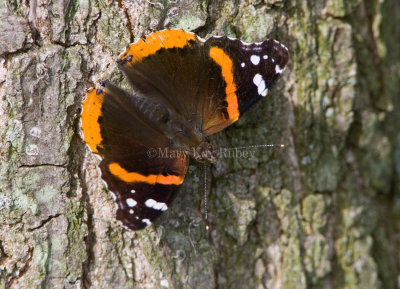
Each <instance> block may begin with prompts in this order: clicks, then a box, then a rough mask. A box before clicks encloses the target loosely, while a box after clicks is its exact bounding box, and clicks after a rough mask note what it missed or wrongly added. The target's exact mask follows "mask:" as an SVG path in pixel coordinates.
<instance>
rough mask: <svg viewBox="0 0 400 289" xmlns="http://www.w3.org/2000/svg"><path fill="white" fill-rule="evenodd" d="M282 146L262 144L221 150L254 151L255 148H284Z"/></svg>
mask: <svg viewBox="0 0 400 289" xmlns="http://www.w3.org/2000/svg"><path fill="white" fill-rule="evenodd" d="M284 147H285V145H284V144H263V145H252V146H244V147H234V148H222V149H225V150H240V149H255V148H284Z"/></svg>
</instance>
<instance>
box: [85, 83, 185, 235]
mask: <svg viewBox="0 0 400 289" xmlns="http://www.w3.org/2000/svg"><path fill="white" fill-rule="evenodd" d="M105 86H106V88H105V89H104V91H102V90H95V89H91V90H89V91H88V93H87V96H86V100H85V101H84V103H83V111H82V116H81V119H82V131H83V135H84V140H85V142H86V143H87V144H88V145H89V147H90V148H91V150H92V151H93V152H95V153H96V154H98V155H99V156H100V158H101V162H100V169H101V173H102V178H103V179H104V181H105V182H106V184H107V186H108V189H109V190H110V191H111V192H112V193H113V194H114V196H115V198H116V202H117V204H118V210H117V219H118V220H120V221H121V222H122V223H123V224H124V225H126V226H127V227H129V228H130V229H133V230H139V229H142V228H144V227H146V226H147V225H149V224H151V222H153V220H154V219H156V218H157V217H158V216H159V215H161V214H162V213H163V212H164V211H165V210H166V209H167V208H168V206H169V204H170V202H171V201H172V200H173V198H174V197H175V194H176V192H177V191H178V189H179V187H180V186H181V184H182V182H183V180H184V177H185V174H186V170H187V167H188V159H187V158H186V157H185V156H184V155H182V154H179V153H176V154H173V153H172V152H173V151H171V150H170V148H169V146H168V145H169V140H168V138H167V137H166V136H165V135H164V134H162V133H160V131H159V129H157V128H155V127H156V126H157V125H158V126H160V127H162V124H163V123H162V122H160V121H158V122H154V121H151V120H149V119H147V118H146V115H144V114H142V113H141V112H140V111H139V110H138V106H137V104H136V103H135V101H134V96H133V95H131V94H129V93H127V92H125V91H123V90H121V89H118V88H117V87H115V86H113V85H112V84H110V83H106V84H105ZM166 152H168V153H169V154H168V155H167V154H166ZM163 153H164V154H163Z"/></svg>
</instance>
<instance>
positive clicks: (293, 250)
mask: <svg viewBox="0 0 400 289" xmlns="http://www.w3.org/2000/svg"><path fill="white" fill-rule="evenodd" d="M165 27H168V28H184V29H187V30H190V31H195V32H196V33H198V34H199V35H200V36H202V37H208V36H211V35H228V36H232V37H238V38H240V39H241V40H244V41H248V42H254V41H256V42H258V41H262V40H264V39H265V38H267V37H269V38H275V39H277V40H279V41H281V42H282V43H284V44H285V45H286V46H288V48H289V51H290V54H291V58H290V62H289V65H288V69H287V70H286V71H285V73H284V75H283V77H282V79H281V80H280V81H279V82H278V84H277V85H276V87H275V88H274V89H273V90H272V91H271V92H270V94H269V96H268V97H267V98H266V99H265V100H263V101H262V102H261V103H259V104H258V105H257V107H255V108H254V109H253V110H252V112H251V113H248V114H247V115H246V116H245V117H243V118H242V119H241V120H240V121H238V122H237V123H236V124H235V125H233V126H231V127H229V128H228V129H226V130H225V131H223V132H221V133H219V134H218V135H216V136H214V137H212V142H213V144H214V146H215V147H238V146H246V145H247V146H248V145H255V144H268V143H283V144H285V145H286V148H285V149H283V150H279V149H263V150H259V151H257V152H256V157H255V158H252V159H244V158H235V159H233V158H221V159H219V160H218V162H217V165H216V166H213V167H211V169H210V170H209V172H210V173H209V185H208V187H209V190H210V192H209V200H208V210H209V217H210V221H211V233H210V236H207V234H206V233H205V227H204V223H203V221H202V218H201V215H200V214H199V213H198V211H197V207H198V205H199V203H200V202H201V198H202V195H203V188H204V186H203V167H202V165H200V164H197V163H195V162H194V161H192V162H191V166H190V168H189V173H188V176H187V178H186V180H185V183H184V185H183V188H182V189H181V191H180V193H179V195H178V197H177V199H176V201H175V203H174V205H173V206H172V208H171V209H170V210H169V211H168V212H167V213H166V214H165V215H164V216H163V218H161V220H159V221H158V222H157V223H156V224H155V225H154V226H151V227H150V228H148V229H146V230H143V231H139V232H133V231H129V230H126V229H125V228H123V227H121V226H120V225H118V223H117V222H115V217H114V214H115V205H114V203H113V200H112V197H111V195H110V194H109V193H108V192H107V190H106V189H105V188H104V186H103V183H102V181H101V178H100V176H99V172H98V170H97V169H96V165H97V164H98V161H97V159H96V158H95V157H94V156H93V155H92V154H91V153H90V152H89V151H88V149H87V147H86V146H85V145H84V144H83V141H82V139H81V137H80V132H79V115H80V105H81V103H82V99H83V97H84V94H85V90H86V89H87V88H88V87H90V86H93V85H98V81H100V80H103V79H112V80H113V81H114V82H116V83H119V82H121V80H122V77H121V75H120V73H119V72H118V70H117V69H116V63H115V60H116V58H117V56H118V55H119V54H120V53H121V52H122V51H123V50H124V49H125V47H126V45H127V44H129V43H130V42H133V41H134V40H136V39H138V37H140V36H141V35H144V34H148V33H150V32H151V31H153V30H156V29H162V28H165ZM0 57H1V58H0V226H1V227H0V284H1V288H260V289H261V288H268V289H275V288H276V289H277V288H296V289H301V288H349V289H350V288H362V289H367V288H385V289H395V288H400V264H399V262H400V254H399V247H400V240H399V238H400V222H399V217H400V189H399V187H400V113H399V112H400V80H399V79H400V3H399V1H398V0H367V1H361V0H339V1H336V0H308V1H299V0H298V1H294V0H291V1H290V0H287V1H283V0H264V1H261V0H253V1H252V0H226V1H223V0H220V1H206V0H197V1H196V0H178V1H167V0H164V1H162V2H157V1H153V2H150V1H133V0H118V1H112V0H104V1H103V0H87V1H85V0H27V1H22V0H1V2H0Z"/></svg>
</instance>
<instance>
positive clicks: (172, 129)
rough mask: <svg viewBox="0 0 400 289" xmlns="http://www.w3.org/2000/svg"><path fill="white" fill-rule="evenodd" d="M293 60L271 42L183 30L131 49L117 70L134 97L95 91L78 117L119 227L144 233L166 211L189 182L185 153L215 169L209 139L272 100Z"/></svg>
mask: <svg viewBox="0 0 400 289" xmlns="http://www.w3.org/2000/svg"><path fill="white" fill-rule="evenodd" d="M288 57H289V54H288V50H287V48H286V47H285V46H283V45H282V44H280V43H279V42H277V41H275V40H272V39H269V40H265V41H263V42H261V43H244V42H242V41H240V40H238V39H231V38H228V37H211V38H209V39H208V40H203V39H201V38H199V37H198V36H196V35H195V34H193V33H190V32H185V31H183V30H163V31H158V32H154V33H152V34H150V35H148V36H146V38H145V39H139V40H138V41H137V42H135V43H133V44H131V45H130V46H129V47H128V48H127V50H126V51H125V52H124V53H122V54H121V55H120V56H119V58H118V60H117V62H118V66H119V69H120V70H121V71H122V72H123V73H124V74H125V75H126V77H127V78H128V80H129V82H130V84H131V86H132V88H133V91H129V92H128V91H126V90H123V89H121V88H119V87H117V86H115V85H113V84H112V83H110V82H107V81H106V82H102V83H101V84H102V86H104V87H105V88H104V90H102V89H97V90H96V89H94V88H91V89H89V90H88V92H87V95H86V100H85V101H84V102H83V105H82V106H83V110H82V116H81V120H82V131H83V135H84V140H85V142H86V143H87V144H88V146H89V147H90V149H91V150H92V151H93V152H94V153H95V154H98V155H99V156H100V158H101V162H100V169H101V172H102V178H103V179H104V181H105V182H106V184H107V185H108V189H109V190H110V191H111V192H113V193H114V194H115V197H116V201H117V203H118V211H117V219H118V220H120V221H122V223H123V224H124V225H126V226H127V227H129V228H130V229H133V230H139V229H142V228H144V227H146V226H148V225H150V224H151V222H152V221H153V220H154V219H156V218H157V217H158V216H159V215H161V214H162V213H163V212H164V211H166V210H167V209H168V206H169V205H170V203H171V201H172V200H173V198H174V196H175V194H176V192H177V190H178V189H179V187H180V186H181V185H182V183H183V180H184V178H185V174H186V171H187V168H188V158H187V157H186V156H187V152H190V153H189V155H191V156H193V157H195V158H196V159H197V160H199V161H205V160H207V161H211V162H214V161H215V157H214V156H213V154H212V147H211V145H210V144H209V143H208V142H207V137H208V136H210V135H212V134H214V133H216V132H218V131H220V130H222V129H224V128H225V127H227V126H229V125H230V124H232V123H234V122H235V121H237V120H238V119H239V117H240V116H242V115H243V113H245V112H246V111H247V110H248V109H249V108H250V107H251V106H252V105H254V104H255V103H256V102H257V101H259V100H260V99H262V98H263V97H265V96H266V95H267V93H268V90H269V89H270V87H271V85H272V84H273V83H274V82H275V80H276V79H277V78H278V77H279V76H280V74H281V73H282V70H283V69H284V67H285V66H286V64H287V61H288ZM154 149H156V150H158V151H159V152H161V151H165V152H166V151H168V152H170V153H169V154H168V156H165V155H164V156H163V155H158V154H156V155H155V154H154Z"/></svg>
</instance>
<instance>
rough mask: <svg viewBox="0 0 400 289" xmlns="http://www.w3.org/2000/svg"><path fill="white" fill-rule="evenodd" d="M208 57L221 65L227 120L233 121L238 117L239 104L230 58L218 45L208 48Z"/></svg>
mask: <svg viewBox="0 0 400 289" xmlns="http://www.w3.org/2000/svg"><path fill="white" fill-rule="evenodd" d="M210 57H211V58H212V59H213V60H214V61H215V62H216V63H217V64H218V65H219V66H220V67H221V70H222V76H223V78H224V80H225V83H226V88H225V94H226V98H225V100H226V102H227V103H228V107H227V108H226V109H227V111H228V115H229V120H230V121H231V122H235V121H237V120H238V118H239V115H240V113H239V104H238V99H237V96H236V93H235V92H236V84H235V82H234V80H233V63H232V59H231V58H230V57H229V55H227V54H226V53H225V52H224V51H223V50H222V49H221V48H219V47H211V48H210Z"/></svg>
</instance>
